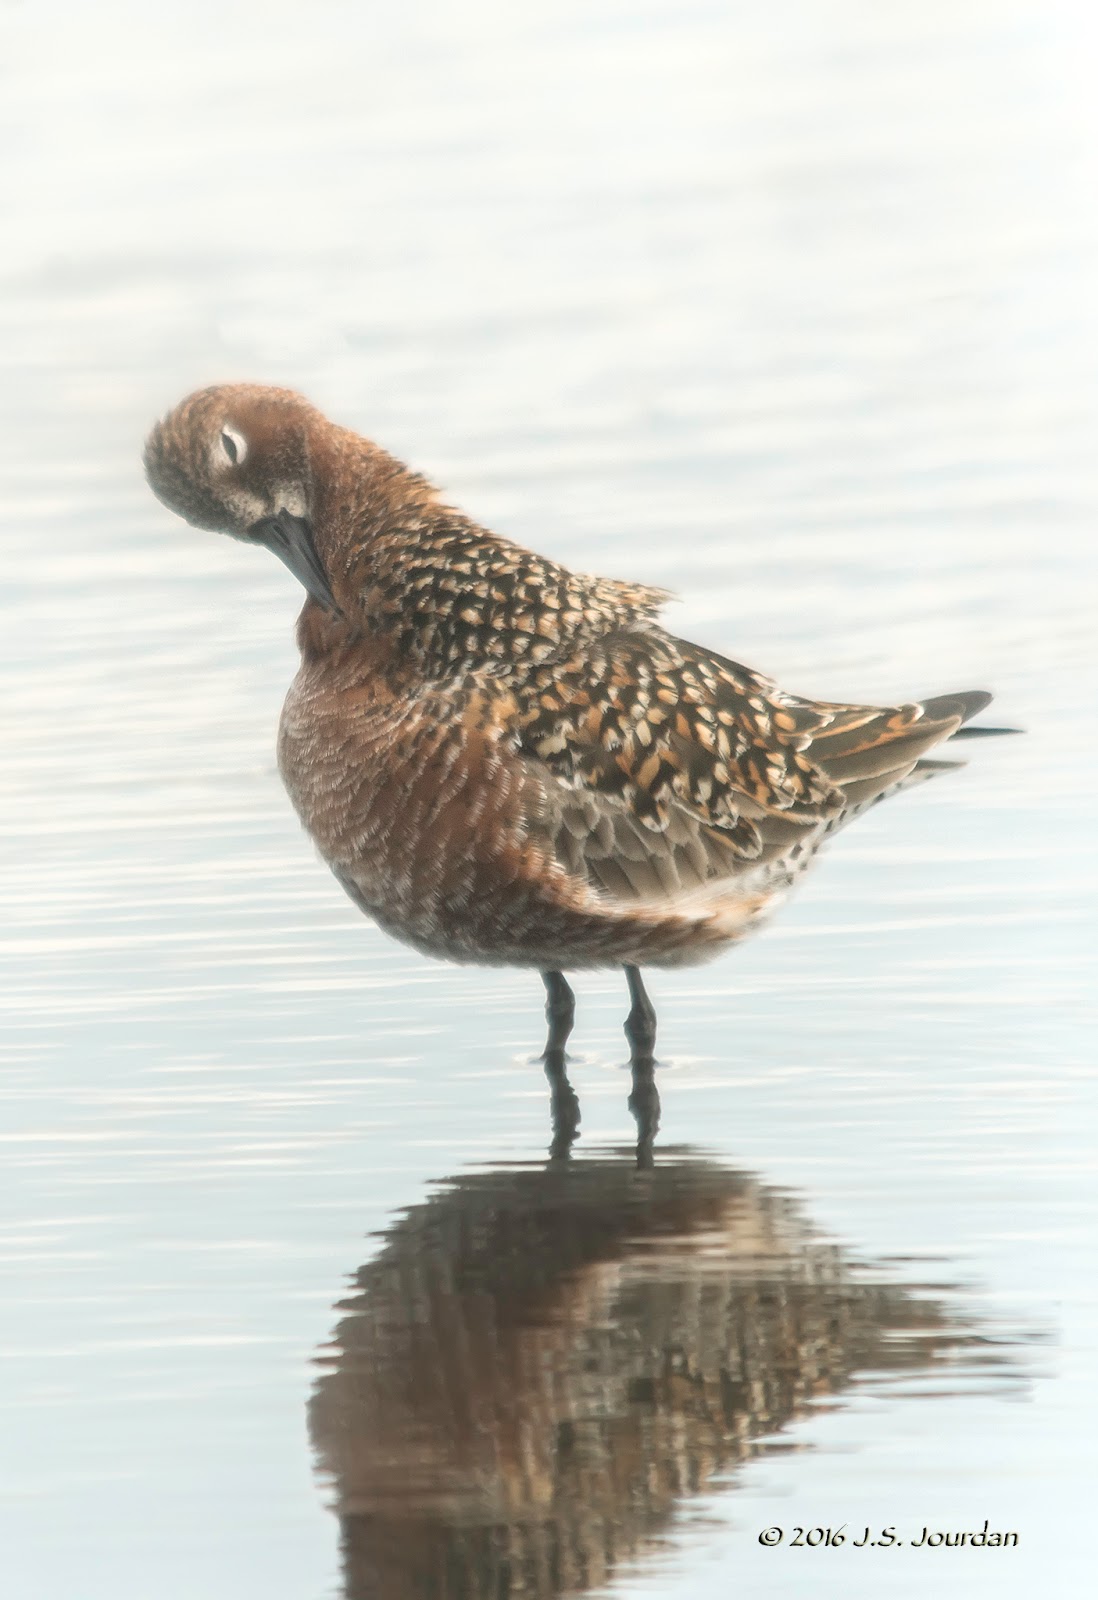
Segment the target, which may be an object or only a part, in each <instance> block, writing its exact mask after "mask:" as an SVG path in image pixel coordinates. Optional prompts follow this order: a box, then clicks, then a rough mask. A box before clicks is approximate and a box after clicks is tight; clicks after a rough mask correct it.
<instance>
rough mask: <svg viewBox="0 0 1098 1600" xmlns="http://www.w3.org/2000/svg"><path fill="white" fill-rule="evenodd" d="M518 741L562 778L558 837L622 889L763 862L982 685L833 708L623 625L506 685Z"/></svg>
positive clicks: (906, 752)
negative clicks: (902, 701) (899, 701)
mask: <svg viewBox="0 0 1098 1600" xmlns="http://www.w3.org/2000/svg"><path fill="white" fill-rule="evenodd" d="M509 687H510V688H511V690H512V693H513V694H514V704H513V706H512V707H511V708H509V712H508V716H507V721H508V724H509V726H510V728H511V730H512V736H513V739H514V742H515V747H516V748H517V750H518V752H519V753H520V754H521V755H522V756H523V757H524V758H525V759H526V761H528V762H529V763H531V764H532V765H533V766H534V767H535V768H536V769H539V770H540V771H542V772H543V773H544V774H545V775H546V776H551V777H552V778H553V779H554V780H555V783H553V784H551V785H549V792H550V793H551V794H552V795H553V796H554V797H555V799H554V808H553V809H554V814H555V817H556V823H555V827H556V839H555V849H556V853H557V855H558V858H559V859H560V860H561V861H562V862H563V863H564V864H565V865H566V866H567V867H568V868H569V870H570V871H573V872H577V873H582V874H584V875H585V876H586V877H587V878H588V879H589V880H590V881H592V882H593V883H595V884H596V886H598V887H600V888H602V889H603V890H604V891H606V892H608V893H611V894H614V895H615V896H617V897H621V898H633V899H637V898H641V899H652V898H662V899H666V898H669V897H670V898H672V899H674V898H678V897H679V896H680V895H683V894H687V893H693V892H695V891H697V890H698V889H699V888H705V887H708V886H711V885H715V884H718V883H719V882H720V881H722V880H727V879H729V878H732V877H735V876H736V875H738V874H741V873H743V872H745V871H747V870H749V869H750V868H751V867H752V866H753V865H762V864H764V863H765V862H767V861H769V860H772V859H774V858H776V857H780V856H783V855H784V854H786V853H787V852H790V851H794V850H796V847H797V845H798V843H800V842H804V841H806V840H807V838H808V837H809V836H810V835H815V834H816V833H818V832H819V831H820V830H822V829H823V828H825V827H827V826H828V825H834V824H835V823H836V822H837V821H838V820H839V819H840V818H841V817H842V816H843V814H844V813H845V812H846V811H848V810H850V809H852V808H853V807H858V808H861V807H862V806H863V805H865V804H866V803H868V801H869V800H870V799H872V798H874V797H875V796H876V795H878V794H881V793H883V792H884V791H885V790H887V789H891V788H892V787H894V786H895V785H896V784H897V783H898V782H900V781H901V780H902V779H903V778H904V777H906V776H907V774H908V773H910V772H911V770H912V768H913V767H914V766H915V764H916V762H917V761H918V759H919V757H920V756H921V755H922V754H923V752H924V751H925V750H927V749H929V748H930V747H931V746H932V745H934V744H936V743H937V742H938V741H939V740H940V739H943V738H945V737H947V736H948V734H950V733H951V732H953V731H954V730H955V729H956V728H957V727H958V726H959V725H960V723H961V722H962V721H963V720H964V719H965V717H966V716H967V715H971V714H972V712H973V711H974V710H977V709H979V707H980V706H981V705H982V704H984V703H986V697H984V696H982V695H979V696H963V695H958V696H948V697H942V698H941V699H939V700H936V701H933V700H932V701H927V702H925V703H923V704H920V703H917V702H912V703H911V704H908V705H903V706H890V707H883V708H882V707H875V706H854V705H836V704H824V703H821V702H813V701H810V700H805V699H799V698H798V697H796V696H792V695H788V694H785V693H784V692H783V691H781V690H779V689H777V688H776V686H775V685H774V684H773V683H772V682H771V681H770V680H769V679H767V678H764V677H762V676H761V675H760V674H759V673H756V672H753V671H751V670H750V669H749V668H747V667H743V666H740V665H739V664H737V663H736V662H733V661H729V660H726V659H725V658H723V657H721V656H718V655H715V654H714V653H712V652H710V651H706V650H703V649H701V648H699V647H698V646H695V645H692V644H688V643H686V642H685V641H682V640H678V639H674V638H671V637H670V636H669V635H666V634H664V633H662V632H660V631H657V630H652V631H647V630H645V631H640V630H638V631H629V632H621V633H616V634H611V635H608V636H606V637H605V638H603V639H602V640H600V641H599V642H598V643H597V644H595V645H594V646H592V645H590V644H587V645H585V646H584V647H583V648H582V649H581V650H578V651H577V652H576V653H575V655H574V656H572V657H571V658H567V659H561V658H559V657H558V658H557V659H556V660H555V661H552V662H548V663H545V664H544V665H541V666H539V667H536V668H533V669H532V670H530V671H529V672H528V673H527V674H524V675H523V682H522V683H521V685H518V686H516V684H515V683H514V681H512V683H511V684H510V686H509Z"/></svg>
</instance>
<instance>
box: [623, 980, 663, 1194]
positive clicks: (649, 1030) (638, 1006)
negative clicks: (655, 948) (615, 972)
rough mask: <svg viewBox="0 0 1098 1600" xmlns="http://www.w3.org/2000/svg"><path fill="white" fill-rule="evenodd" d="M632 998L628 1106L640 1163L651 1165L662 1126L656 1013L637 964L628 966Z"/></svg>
mask: <svg viewBox="0 0 1098 1600" xmlns="http://www.w3.org/2000/svg"><path fill="white" fill-rule="evenodd" d="M625 978H626V982H627V983H628V984H629V998H630V999H631V1000H632V1002H633V1004H632V1007H631V1009H630V1012H629V1015H628V1016H627V1017H626V1019H625V1037H626V1038H627V1039H628V1040H629V1060H630V1065H631V1066H632V1069H633V1092H632V1093H631V1094H630V1096H629V1109H630V1111H631V1112H632V1113H633V1115H634V1117H635V1118H636V1122H637V1165H638V1167H650V1166H651V1165H652V1146H653V1143H654V1141H655V1138H656V1134H657V1132H658V1130H659V1125H660V1096H659V1090H658V1089H657V1088H656V1062H655V1049H656V1012H655V1007H654V1006H653V1005H652V1002H651V1000H649V998H648V995H647V993H646V992H645V988H644V984H643V983H642V982H641V975H640V973H639V971H638V970H637V968H636V967H626V969H625Z"/></svg>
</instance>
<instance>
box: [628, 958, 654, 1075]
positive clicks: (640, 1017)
mask: <svg viewBox="0 0 1098 1600" xmlns="http://www.w3.org/2000/svg"><path fill="white" fill-rule="evenodd" d="M625 981H626V983H628V985H629V998H630V1000H632V1002H633V1005H632V1008H631V1009H630V1012H629V1015H628V1016H627V1017H626V1019H625V1037H626V1038H627V1039H628V1040H629V1054H630V1056H631V1058H632V1060H633V1061H634V1063H635V1062H637V1061H651V1060H652V1059H653V1056H654V1054H655V1049H656V1011H655V1007H654V1006H653V1004H652V1002H651V1000H649V998H648V995H647V993H646V991H645V987H644V984H643V983H642V982H641V975H640V972H639V970H638V968H636V967H626V969H625Z"/></svg>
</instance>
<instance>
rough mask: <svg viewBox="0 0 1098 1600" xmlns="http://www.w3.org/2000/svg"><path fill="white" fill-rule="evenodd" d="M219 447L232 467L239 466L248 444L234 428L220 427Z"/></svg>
mask: <svg viewBox="0 0 1098 1600" xmlns="http://www.w3.org/2000/svg"><path fill="white" fill-rule="evenodd" d="M221 448H222V450H223V451H224V452H225V454H226V456H227V457H228V458H229V460H230V461H231V462H232V464H233V466H234V467H237V466H239V465H240V463H241V462H242V461H243V459H244V457H245V456H246V455H247V453H248V444H247V441H246V439H245V438H244V435H243V434H241V433H237V431H236V429H235V428H222V430H221Z"/></svg>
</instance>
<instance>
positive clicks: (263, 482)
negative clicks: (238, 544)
mask: <svg viewBox="0 0 1098 1600" xmlns="http://www.w3.org/2000/svg"><path fill="white" fill-rule="evenodd" d="M322 420H323V419H322V418H321V417H320V414H319V412H317V411H315V410H314V408H313V407H312V406H311V405H310V404H309V403H308V401H307V400H304V399H303V398H302V396H301V395H299V394H295V393H293V391H292V390H290V389H272V388H265V387H262V386H260V385H255V384H224V385H220V386H218V387H216V388H212V389H200V390H198V391H197V393H195V394H192V395H189V396H188V397H187V399H186V400H183V401H181V402H180V404H179V405H177V406H176V408H175V410H174V411H171V412H169V413H168V415H167V416H166V417H165V418H164V419H163V421H161V422H158V423H157V424H156V426H155V427H154V428H153V430H152V432H151V433H150V434H149V437H148V439H147V440H146V443H145V474H146V476H147V478H148V480H149V484H150V486H151V487H152V490H153V492H154V494H156V496H157V497H158V499H160V500H162V501H163V503H164V504H165V505H166V506H167V507H168V508H169V510H171V511H175V512H177V513H178V515H179V516H181V517H184V518H185V519H186V520H187V521H188V522H190V523H192V524H193V525H194V526H195V527H196V528H210V529H212V530H213V531H214V532H215V533H227V534H229V535H231V537H232V538H234V539H242V540H244V541H245V543H248V544H261V545H265V546H266V547H267V548H268V549H269V550H272V551H273V552H274V554H275V555H277V556H278V557H279V559H280V560H282V561H284V562H285V564H286V566H287V567H289V569H290V571H291V572H292V573H293V574H294V576H295V577H296V578H297V579H298V580H299V582H300V583H302V584H303V585H304V587H305V588H306V589H307V590H308V592H309V594H310V595H312V597H313V599H314V600H316V601H318V602H319V604H320V605H322V606H324V607H325V609H326V610H329V611H335V610H336V609H337V607H336V603H335V600H334V599H333V597H332V591H331V585H330V582H329V579H328V575H327V574H326V572H325V570H324V565H323V563H322V561H321V559H320V557H319V556H318V554H317V550H316V545H315V542H314V538H313V525H312V502H313V480H312V471H311V465H310V453H309V438H310V433H311V432H312V430H313V429H314V428H315V427H316V426H317V424H318V423H322Z"/></svg>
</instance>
